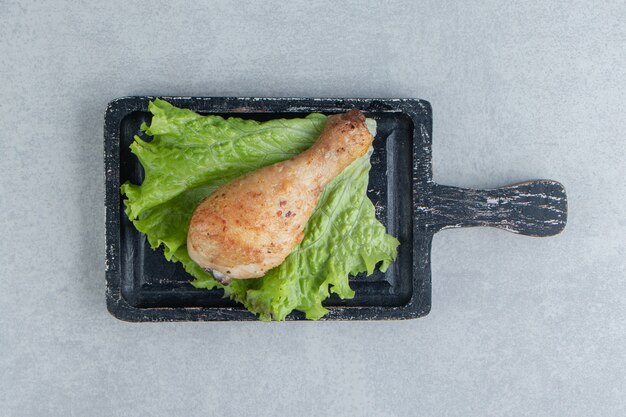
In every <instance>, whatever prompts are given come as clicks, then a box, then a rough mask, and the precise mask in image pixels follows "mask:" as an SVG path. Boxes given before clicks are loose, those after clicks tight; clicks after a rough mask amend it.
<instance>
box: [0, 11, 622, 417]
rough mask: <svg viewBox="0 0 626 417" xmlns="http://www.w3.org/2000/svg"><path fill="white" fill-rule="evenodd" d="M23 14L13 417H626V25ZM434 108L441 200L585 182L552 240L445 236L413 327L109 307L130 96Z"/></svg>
mask: <svg viewBox="0 0 626 417" xmlns="http://www.w3.org/2000/svg"><path fill="white" fill-rule="evenodd" d="M78 3H79V2H71V1H66V2H62V1H50V2H35V1H10V0H9V1H7V0H0V166H1V170H0V172H1V173H0V230H1V238H0V265H1V266H2V268H0V407H1V409H2V411H1V412H0V414H2V415H3V416H42V415H45V416H84V415H90V416H133V415H136V416H185V417H191V416H207V415H219V416H247V415H249V416H275V415H291V416H296V415H297V416H308V415H310V416H318V415H324V414H331V415H336V416H352V415H355V416H418V415H423V416H470V415H481V416H524V415H530V416H535V417H539V416H555V415H567V416H587V415H598V416H623V415H626V400H625V398H626V390H625V389H624V386H625V385H624V380H625V379H626V324H625V323H626V301H625V300H626V279H625V278H626V250H625V246H626V239H625V237H624V235H625V233H626V209H625V208H624V207H625V205H626V204H625V203H626V182H624V176H625V174H626V168H625V166H626V164H624V149H625V145H624V140H625V137H624V132H625V131H626V108H625V107H626V106H625V105H624V103H625V97H626V81H625V80H626V29H625V26H624V21H626V8H625V7H624V3H623V2H622V1H606V2H597V3H589V2H583V1H572V2H567V3H565V2H562V3H561V2H544V1H539V0H535V1H531V2H519V3H515V4H505V3H501V2H492V1H486V2H476V4H470V3H467V2H455V1H431V2H413V1H405V2H393V1H385V2H380V1H376V2H370V3H369V4H365V3H364V2H357V1H351V2H307V1H290V2H286V1H265V2H243V3H240V4H239V5H235V4H231V3H230V2H227V1H216V2H211V3H210V4H204V3H205V2H188V3H178V2H172V1H152V2H146V3H144V4H141V5H138V4H137V3H135V2H129V1H101V2H92V3H91V4H90V5H88V4H82V5H81V4H78ZM146 94H151V95H248V96H329V97H419V98H423V99H426V100H429V101H430V102H431V103H432V105H433V109H434V146H433V153H434V160H433V162H434V174H435V179H436V181H438V182H440V183H443V184H449V185H458V186H473V187H495V186H501V185H506V184H510V183H515V182H518V181H520V180H526V179H533V178H552V179H557V180H560V181H562V182H563V183H564V184H565V186H566V188H567V191H568V196H569V201H570V205H569V210H570V216H569V224H568V226H567V228H566V230H565V232H564V233H562V234H561V235H559V236H557V237H553V238H546V239H535V238H529V237H522V236H517V235H513V234H510V233H507V232H504V231H500V230H493V229H464V230H450V231H444V232H442V233H440V234H438V235H437V236H436V237H435V240H434V244H433V258H432V264H433V271H432V272H433V308H432V311H431V313H430V315H429V316H427V317H426V318H423V319H418V320H411V321H403V322H371V323H369V322H367V323H365V322H363V323H361V322H347V323H346V322H332V323H331V322H328V323H310V322H309V323H274V324H263V323H167V324H130V323H124V322H121V321H118V320H116V319H114V318H113V317H112V316H110V315H109V313H108V312H107V310H106V308H105V298H104V286H105V284H104V221H103V217H104V207H103V198H104V179H103V160H102V159H103V158H102V156H103V146H102V129H103V115H104V110H105V107H106V104H107V102H108V101H110V100H111V99H113V98H116V97H119V96H124V95H146Z"/></svg>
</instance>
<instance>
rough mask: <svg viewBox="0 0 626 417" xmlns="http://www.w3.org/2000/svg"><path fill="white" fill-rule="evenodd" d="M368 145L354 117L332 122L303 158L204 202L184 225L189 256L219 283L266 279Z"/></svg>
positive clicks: (354, 113)
mask: <svg viewBox="0 0 626 417" xmlns="http://www.w3.org/2000/svg"><path fill="white" fill-rule="evenodd" d="M373 140H374V138H373V137H372V135H371V134H370V132H369V131H368V129H367V126H366V125H365V117H364V116H363V114H362V113H361V112H360V111H359V110H356V109H355V110H351V111H349V112H347V113H342V114H337V115H334V116H330V117H329V118H328V119H327V122H326V125H325V127H324V129H323V131H322V133H321V134H320V137H319V138H318V139H317V141H316V142H315V143H314V144H313V146H311V147H310V148H309V149H307V150H306V151H304V152H302V153H301V154H299V155H296V156H295V157H293V158H291V159H289V160H287V161H283V162H279V163H277V164H274V165H270V166H267V167H264V168H261V169H259V170H257V171H253V172H250V173H248V174H246V175H243V176H241V177H239V178H237V179H235V180H233V181H232V182H230V183H228V184H225V185H223V186H221V187H220V188H218V189H217V190H215V192H213V194H211V195H210V196H208V197H207V198H206V199H205V200H204V201H202V202H201V203H200V204H199V205H198V207H197V208H196V210H195V211H194V213H193V216H192V218H191V223H190V225H189V232H188V234H187V250H188V252H189V256H191V259H193V260H194V261H195V262H196V263H197V264H198V265H200V266H201V267H203V268H205V269H207V270H210V271H212V272H213V275H214V276H215V277H216V278H217V279H219V280H222V281H224V282H227V281H229V280H230V279H233V278H234V279H243V278H258V277H261V276H263V275H265V273H267V271H269V270H270V269H272V268H274V267H276V266H278V265H280V264H281V263H282V262H283V261H284V260H285V258H286V257H287V256H288V255H289V253H291V251H292V250H293V249H294V248H295V247H296V246H297V245H298V244H299V243H300V242H301V241H302V238H303V237H304V233H303V230H304V226H305V225H306V223H307V221H308V220H309V218H310V217H311V214H312V213H313V210H314V209H315V206H316V204H317V201H318V199H319V197H320V195H321V193H322V191H323V190H324V187H325V186H326V184H328V183H329V182H330V181H331V180H332V179H333V178H334V177H335V176H337V175H338V174H339V173H340V172H341V171H342V170H343V169H344V168H346V167H347V166H348V165H350V163H352V162H353V161H354V160H355V159H357V158H359V157H360V156H362V155H364V154H365V153H366V152H367V150H368V148H369V147H370V145H371V144H372V141H373Z"/></svg>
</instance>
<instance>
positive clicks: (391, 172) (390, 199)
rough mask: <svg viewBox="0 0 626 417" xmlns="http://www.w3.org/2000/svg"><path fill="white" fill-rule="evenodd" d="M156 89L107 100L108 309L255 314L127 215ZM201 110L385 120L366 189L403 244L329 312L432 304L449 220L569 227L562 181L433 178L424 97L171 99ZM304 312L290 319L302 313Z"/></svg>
mask: <svg viewBox="0 0 626 417" xmlns="http://www.w3.org/2000/svg"><path fill="white" fill-rule="evenodd" d="M154 98H155V97H124V98H120V99H117V100H114V101H112V102H111V103H109V105H108V108H107V110H106V115H105V125H104V160H105V175H106V198H105V204H106V281H107V287H106V288H107V292H106V298H107V306H108V309H109V311H110V312H111V313H112V314H113V315H114V316H115V317H117V318H119V319H122V320H128V321H179V320H202V321H211V320H256V317H255V316H254V315H253V314H252V313H250V312H248V311H247V310H246V309H245V308H243V307H242V306H240V305H238V304H237V303H235V302H233V301H230V300H228V299H225V298H223V296H222V295H223V294H222V291H221V290H211V291H207V290H205V289H196V288H194V287H193V286H191V285H190V284H189V281H190V279H191V276H190V275H188V274H187V273H186V272H185V271H184V270H183V268H182V266H181V264H179V263H170V262H168V261H166V260H165V258H164V256H163V253H162V251H161V250H160V249H159V250H156V251H153V250H152V249H150V246H149V245H148V243H147V241H146V239H145V237H144V236H143V235H142V234H141V233H139V232H138V231H137V230H136V229H135V227H134V226H133V224H132V223H131V222H130V221H129V220H128V218H127V217H126V215H125V214H124V207H123V203H122V201H121V195H120V191H119V187H120V185H121V184H122V183H124V182H125V181H127V180H130V181H131V182H133V183H140V182H141V181H142V179H143V169H142V167H141V165H140V164H139V161H138V160H137V158H136V157H135V156H134V155H132V154H131V153H130V150H129V145H130V144H131V143H132V141H133V136H134V135H135V134H137V133H138V132H139V126H140V125H141V123H142V122H144V121H149V120H150V114H149V112H148V102H149V101H150V100H153V99H154ZM162 98H163V99H164V100H166V101H168V102H170V103H172V104H173V105H175V106H177V107H182V108H189V109H191V110H193V111H196V112H198V113H203V114H218V115H221V116H224V117H228V116H237V117H242V118H250V119H255V120H269V119H276V118H293V117H304V116H306V115H307V114H309V113H312V112H320V113H325V114H332V113H338V112H344V111H346V110H349V109H352V108H358V109H360V110H362V111H363V112H364V113H365V115H366V116H367V117H370V118H373V119H375V120H376V122H377V124H378V129H377V134H376V140H375V141H374V153H373V155H372V158H371V162H372V169H371V171H370V184H369V188H368V195H369V197H370V199H371V200H372V202H373V203H374V205H375V207H376V215H377V217H378V219H379V220H380V221H381V222H382V223H383V224H384V225H385V226H386V227H387V231H388V232H389V233H391V234H392V235H394V236H396V237H397V238H398V239H399V240H400V246H399V248H398V258H397V260H396V261H395V262H394V263H393V264H392V265H391V266H390V267H389V269H388V270H387V271H386V272H385V273H382V272H380V271H376V272H375V273H374V274H373V275H372V276H370V277H365V276H362V275H359V276H356V277H351V279H350V285H351V287H352V288H353V289H354V290H355V292H356V296H355V297H354V298H353V299H351V300H341V299H339V298H337V297H331V298H329V299H328V300H327V301H326V302H325V306H327V307H329V309H330V313H329V314H328V315H326V316H325V317H324V318H323V320H375V319H378V320H380V319H407V318H415V317H420V316H424V315H426V314H428V312H429V311H430V306H431V274H430V249H431V242H432V238H433V235H434V234H435V233H436V232H438V231H439V230H442V229H445V228H450V227H466V226H493V227H498V228H502V229H506V230H509V231H512V232H515V233H520V234H524V235H530V236H550V235H554V234H557V233H559V232H560V231H561V230H563V228H564V227H565V223H566V220H567V199H566V195H565V190H564V188H563V186H562V185H561V184H560V183H558V182H555V181H550V180H537V181H529V182H524V183H520V184H516V185H512V186H509V187H503V188H498V189H493V190H473V189H463V188H457V187H450V186H443V185H439V184H435V183H434V182H433V181H432V165H431V149H432V146H431V145H432V111H431V106H430V103H428V102H427V101H424V100H418V99H311V98H235V97H162ZM303 318H304V315H303V314H301V313H298V312H294V313H292V314H290V315H289V316H288V317H287V319H289V320H293V319H303Z"/></svg>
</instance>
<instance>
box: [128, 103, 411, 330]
mask: <svg viewBox="0 0 626 417" xmlns="http://www.w3.org/2000/svg"><path fill="white" fill-rule="evenodd" d="M149 110H150V112H151V113H152V115H153V118H152V121H151V122H150V125H149V126H148V125H143V126H142V130H143V131H144V132H145V133H146V134H148V135H150V136H153V139H152V140H151V141H149V142H148V141H144V140H142V139H141V138H140V137H138V136H136V137H135V141H134V142H133V143H132V145H131V151H132V152H133V154H135V155H136V156H137V158H138V159H139V161H140V162H141V164H142V166H143V168H144V172H145V176H144V181H143V183H142V184H141V185H136V184H131V183H129V182H127V183H125V184H123V185H122V187H121V192H122V194H124V195H125V197H126V198H125V199H124V203H125V205H126V214H127V215H128V217H129V219H130V220H131V221H132V222H133V224H134V225H135V227H136V228H137V230H139V231H140V232H142V233H143V234H145V235H146V236H147V239H148V242H149V243H150V246H151V247H152V248H153V249H156V248H158V247H159V246H162V247H163V250H164V254H165V257H166V258H167V259H168V260H170V261H173V262H181V263H182V264H183V266H184V268H185V270H186V271H187V272H188V273H189V274H191V275H192V276H193V277H194V278H195V279H194V280H193V281H192V282H191V284H192V285H194V286H196V287H198V288H207V289H213V288H222V289H223V290H224V294H225V296H228V297H230V298H232V299H234V300H236V301H238V302H240V303H242V304H243V305H244V306H245V307H246V308H247V309H248V310H250V311H251V312H253V313H255V314H258V315H259V318H261V319H262V320H272V319H273V320H284V319H285V317H286V316H287V314H289V313H290V312H292V311H293V310H300V311H302V312H304V313H305V314H306V317H307V318H309V319H319V318H320V317H322V316H324V315H325V314H326V313H327V312H328V310H327V309H326V308H324V307H323V306H322V302H323V301H324V300H325V299H326V298H328V297H329V296H330V294H331V292H332V293H335V294H337V295H338V296H339V297H341V298H351V297H353V296H354V292H353V291H352V289H351V288H350V286H349V284H348V276H349V275H356V274H358V273H360V272H367V273H368V274H371V273H372V272H373V271H374V268H375V266H376V265H377V264H380V269H381V270H383V271H384V270H386V268H387V267H388V266H389V264H390V263H391V262H392V261H393V260H394V259H395V257H396V248H397V246H398V244H399V242H398V241H397V240H396V239H395V238H394V237H393V236H391V235H388V234H387V233H386V232H385V228H384V226H383V225H382V224H381V223H380V222H379V221H378V220H377V219H376V216H375V212H374V206H373V204H372V202H371V201H370V200H369V198H368V197H367V195H366V191H367V184H368V179H369V178H368V172H369V169H370V162H369V157H370V155H369V154H368V155H365V156H364V157H362V158H360V159H358V160H356V161H355V162H353V163H352V164H351V165H350V166H349V167H348V168H346V169H345V170H344V171H343V172H342V173H341V174H340V175H338V176H337V177H336V178H335V179H334V180H333V181H332V182H331V183H330V184H329V185H328V186H327V187H326V189H325V190H324V192H323V193H322V196H321V197H320V201H319V203H318V205H317V207H316V209H315V211H314V213H313V215H312V216H311V219H310V220H309V222H308V223H307V225H306V227H305V230H304V240H303V241H302V242H301V243H300V245H298V246H297V247H296V248H295V249H294V250H293V252H292V253H291V254H290V255H289V256H288V257H287V259H286V260H285V261H284V262H283V263H282V264H281V265H280V266H278V267H276V268H274V269H272V270H271V271H269V272H268V273H267V274H266V275H265V276H264V277H262V278H259V279H251V280H235V281H234V282H232V283H231V284H230V285H228V286H222V285H221V284H219V283H218V282H217V281H215V279H213V277H212V275H211V274H210V273H208V272H206V271H204V270H203V269H202V268H200V267H199V266H198V265H197V264H196V263H195V262H193V261H192V260H191V259H190V258H189V255H188V253H187V248H186V239H187V228H188V224H189V220H190V219H191V215H192V213H193V210H194V209H195V207H196V206H197V205H198V204H199V203H200V201H202V200H203V199H204V198H205V197H206V196H208V195H209V194H210V193H211V192H213V191H214V190H215V189H216V188H217V187H219V186H220V185H222V184H224V183H225V182H228V181H230V180H232V179H234V178H236V177H238V176H240V175H242V174H244V173H246V172H249V171H252V170H255V169H258V168H261V167H263V166H266V165H270V164H273V163H276V162H279V161H283V160H285V159H289V158H291V157H292V156H294V155H296V154H298V153H300V152H302V151H304V150H305V149H307V148H308V147H310V146H311V145H312V144H313V142H315V140H316V139H317V137H318V136H319V134H320V132H321V129H322V128H323V127H324V124H325V122H326V116H324V115H321V114H310V115H309V116H307V117H305V118H303V119H277V120H270V121H267V122H258V121H254V120H243V119H240V118H234V117H231V118H228V119H224V118H222V117H220V116H214V115H209V116H202V115H199V114H197V113H194V112H193V111H191V110H188V109H179V108H177V107H174V106H172V105H171V104H169V103H167V102H166V101H163V100H160V99H156V100H155V101H153V102H151V103H150V105H149ZM372 122H373V121H370V120H368V125H369V126H373V124H372Z"/></svg>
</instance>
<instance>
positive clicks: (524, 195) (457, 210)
mask: <svg viewBox="0 0 626 417" xmlns="http://www.w3.org/2000/svg"><path fill="white" fill-rule="evenodd" d="M433 187H434V188H433V191H434V193H433V198H434V201H432V202H431V204H430V209H429V210H428V211H429V212H430V215H431V224H432V225H433V226H434V228H435V230H441V229H447V228H452V227H472V226H490V227H497V228H499V229H504V230H508V231H510V232H514V233H519V234H522V235H528V236H553V235H556V234H558V233H560V232H561V231H562V230H563V228H565V224H566V223H567V196H566V194H565V188H564V187H563V185H562V184H561V183H559V182H556V181H552V180H536V181H527V182H522V183H519V184H515V185H509V186H507V187H502V188H495V189H490V190H474V189H469V188H458V187H451V186H447V185H439V184H434V185H433Z"/></svg>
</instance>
